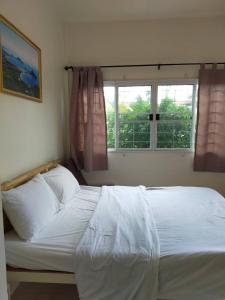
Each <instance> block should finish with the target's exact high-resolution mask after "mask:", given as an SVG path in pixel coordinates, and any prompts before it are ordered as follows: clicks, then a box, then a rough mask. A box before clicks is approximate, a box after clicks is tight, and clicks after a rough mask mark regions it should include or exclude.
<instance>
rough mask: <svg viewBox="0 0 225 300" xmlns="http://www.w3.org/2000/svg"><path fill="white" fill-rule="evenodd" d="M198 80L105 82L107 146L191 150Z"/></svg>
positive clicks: (112, 147)
mask: <svg viewBox="0 0 225 300" xmlns="http://www.w3.org/2000/svg"><path fill="white" fill-rule="evenodd" d="M196 89H197V82H194V81H187V80H186V81H181V82H176V83H174V82H169V81H167V82H160V81H159V82H157V81H153V82H145V83H138V84H137V83H130V82H129V83H124V82H123V83H122V84H121V83H117V82H113V83H110V82H106V83H105V86H104V94H105V102H106V115H107V130H108V148H111V149H152V150H155V149H159V150H160V149H192V148H193V144H194V143H193V141H194V128H195V98H196Z"/></svg>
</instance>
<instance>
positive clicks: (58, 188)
mask: <svg viewBox="0 0 225 300" xmlns="http://www.w3.org/2000/svg"><path fill="white" fill-rule="evenodd" d="M42 176H43V177H44V179H45V180H46V182H47V183H48V184H49V186H50V187H51V188H52V190H53V192H54V193H55V195H56V197H57V198H58V200H59V201H60V202H61V203H62V204H64V205H66V204H67V203H68V202H70V201H71V200H72V198H73V197H74V195H75V194H76V193H77V192H78V191H79V190H80V185H79V183H78V181H77V180H76V178H75V177H74V176H73V174H72V173H71V172H70V171H69V170H68V169H66V168H65V167H63V166H61V165H58V166H57V167H56V168H54V169H52V170H51V171H49V172H47V173H44V174H42Z"/></svg>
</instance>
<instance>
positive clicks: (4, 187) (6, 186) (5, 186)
mask: <svg viewBox="0 0 225 300" xmlns="http://www.w3.org/2000/svg"><path fill="white" fill-rule="evenodd" d="M59 162H60V161H59V160H52V161H49V162H47V163H46V164H44V165H41V166H40V167H37V168H34V169H32V170H30V171H28V172H25V173H23V174H22V175H20V176H17V177H16V178H14V179H12V180H9V181H6V182H3V183H2V184H1V189H0V190H1V191H8V190H11V189H13V188H15V187H17V186H19V185H22V184H24V183H26V182H27V181H29V180H30V179H32V178H33V177H34V176H36V175H37V174H39V173H45V172H48V171H49V170H51V169H53V168H55V167H56V166H57V165H58V164H59ZM3 217H4V232H7V231H9V230H11V229H12V225H11V224H10V221H9V219H8V218H7V216H6V215H5V213H4V212H3Z"/></svg>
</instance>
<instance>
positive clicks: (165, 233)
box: [6, 187, 225, 300]
mask: <svg viewBox="0 0 225 300" xmlns="http://www.w3.org/2000/svg"><path fill="white" fill-rule="evenodd" d="M99 193H100V188H96V187H83V188H82V190H81V192H80V193H79V194H78V196H77V197H76V198H75V199H74V200H73V202H71V205H70V206H69V207H67V208H66V209H65V210H63V211H61V212H60V213H59V215H57V217H56V218H55V219H54V220H53V221H52V222H51V223H50V224H48V226H47V227H46V228H45V229H44V230H43V231H42V232H41V233H40V234H39V235H38V236H36V237H35V239H34V240H32V241H31V242H24V241H21V240H20V239H19V238H18V237H17V235H16V234H15V233H14V232H10V233H9V234H7V235H6V260H7V263H8V264H9V265H12V266H17V267H22V268H27V269H47V270H59V271H68V272H73V270H74V267H73V264H74V255H73V253H74V249H75V247H76V245H77V244H78V242H79V240H80V238H81V236H82V234H83V232H84V230H85V228H86V226H87V223H88V221H89V219H90V217H91V216H92V214H93V211H94V209H95V207H96V204H97V202H98V198H99ZM224 200H225V199H224V198H223V197H222V196H221V195H219V194H218V193H217V192H215V191H213V190H211V189H207V188H190V187H174V188H165V189H152V190H149V201H151V203H152V209H153V213H154V217H155V221H156V225H157V229H158V234H159V240H160V272H159V274H160V277H159V284H160V294H159V298H164V299H170V298H173V299H184V296H185V297H186V298H187V299H192V300H194V299H196V297H197V298H198V299H200V298H202V297H203V298H204V299H205V300H206V299H210V300H212V299H213V300H214V299H222V298H225V295H224V291H225V283H224V282H225V281H224V280H222V281H221V278H225V201H224ZM214 292H215V293H214ZM215 294H216V295H219V296H221V297H217V298H215V297H214V295H215ZM207 297H209V298H207Z"/></svg>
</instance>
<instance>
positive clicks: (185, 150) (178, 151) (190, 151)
mask: <svg viewBox="0 0 225 300" xmlns="http://www.w3.org/2000/svg"><path fill="white" fill-rule="evenodd" d="M107 151H108V152H109V153H127V152H130V153H133V152H134V153H135V152H170V153H194V149H166V148H165V149H154V150H153V149H108V150H107Z"/></svg>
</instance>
